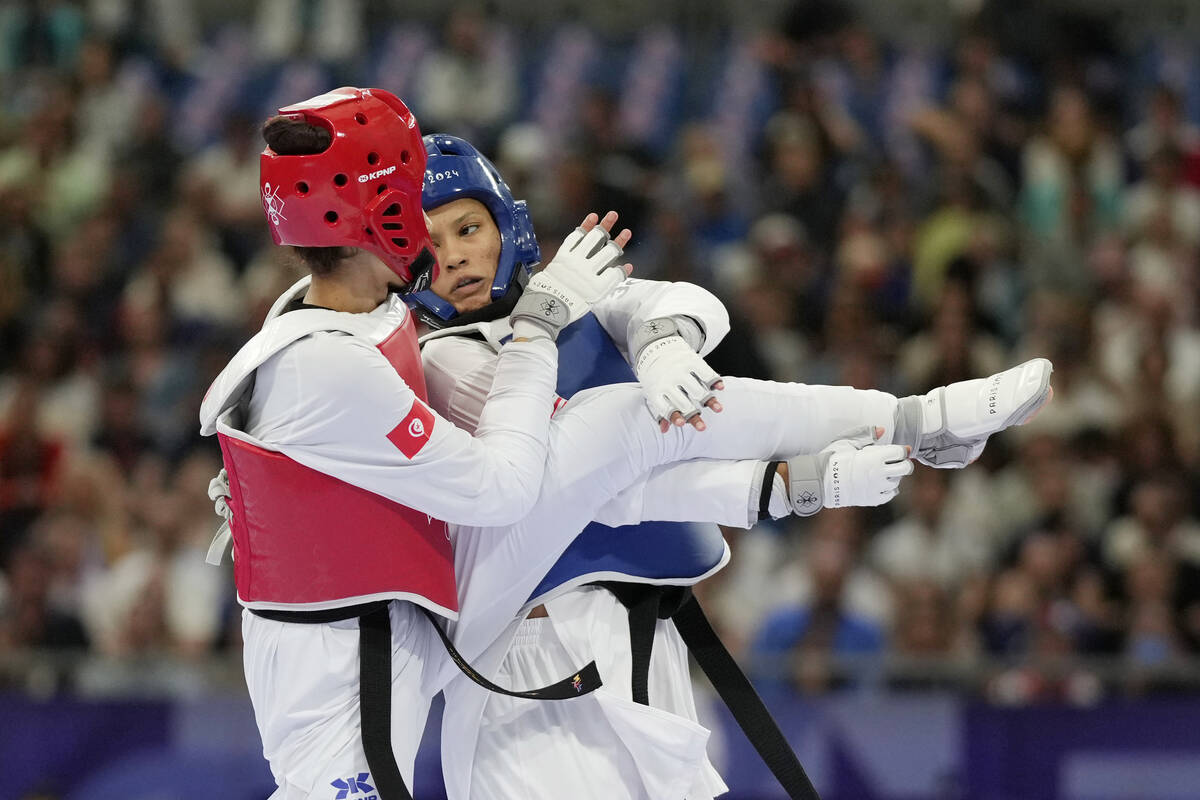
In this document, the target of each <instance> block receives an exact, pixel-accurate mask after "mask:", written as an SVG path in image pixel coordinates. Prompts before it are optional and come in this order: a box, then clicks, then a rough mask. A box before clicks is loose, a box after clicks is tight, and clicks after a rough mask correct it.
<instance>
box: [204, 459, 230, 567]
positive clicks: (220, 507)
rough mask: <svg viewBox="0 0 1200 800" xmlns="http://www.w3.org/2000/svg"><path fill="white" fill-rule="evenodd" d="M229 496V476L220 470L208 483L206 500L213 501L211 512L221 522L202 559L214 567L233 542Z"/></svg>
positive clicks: (218, 563) (223, 470)
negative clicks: (230, 526)
mask: <svg viewBox="0 0 1200 800" xmlns="http://www.w3.org/2000/svg"><path fill="white" fill-rule="evenodd" d="M229 496H230V495H229V474H228V473H227V472H225V469H224V468H222V469H221V471H220V472H218V473H217V475H216V477H214V478H213V479H212V480H211V481H209V482H208V499H209V500H212V501H213V511H215V512H216V514H217V516H218V517H220V518H221V519H222V520H223V522H222V523H221V527H220V528H218V529H217V534H216V536H214V537H213V540H212V543H211V544H209V546H208V555H207V556H205V558H204V560H205V562H207V563H209V564H212V565H213V566H214V567H219V566H221V561H222V559H224V557H225V551H226V550H228V549H229V545H230V543H231V542H232V541H233V532H232V531H231V530H230V528H229V523H230V520H232V519H233V509H232V508H230V507H229Z"/></svg>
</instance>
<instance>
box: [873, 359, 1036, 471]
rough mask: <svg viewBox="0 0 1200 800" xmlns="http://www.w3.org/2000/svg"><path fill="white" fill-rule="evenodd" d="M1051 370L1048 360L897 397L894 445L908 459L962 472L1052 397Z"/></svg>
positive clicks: (1031, 361) (1031, 416) (1033, 360)
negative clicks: (903, 447)
mask: <svg viewBox="0 0 1200 800" xmlns="http://www.w3.org/2000/svg"><path fill="white" fill-rule="evenodd" d="M1053 371H1054V366H1053V365H1052V364H1051V363H1050V362H1049V361H1048V360H1047V359H1044V358H1035V359H1032V360H1030V361H1026V362H1025V363H1024V364H1019V365H1017V366H1015V367H1013V368H1012V369H1007V370H1005V371H1004V372H999V373H997V374H995V375H993V376H991V377H990V378H976V379H975V380H969V381H960V382H959V383H952V384H950V385H949V386H941V387H938V388H937V389H934V390H933V391H932V392H929V393H928V394H926V395H923V396H921V397H915V396H914V397H905V398H902V399H901V400H900V405H899V408H898V410H897V412H896V413H897V420H896V436H895V438H894V439H893V441H894V442H895V443H897V444H908V445H910V446H911V447H912V448H913V458H915V459H916V460H917V461H920V462H921V463H922V464H927V465H929V466H931V467H940V468H943V469H955V468H958V467H965V466H966V465H967V464H969V463H971V462H972V461H974V460H975V459H976V458H978V457H979V454H980V453H982V452H983V447H984V445H985V444H987V438H988V437H989V436H991V435H992V434H993V433H997V432H999V431H1002V430H1004V429H1005V428H1010V427H1012V426H1013V425H1023V424H1024V423H1026V422H1028V421H1029V420H1030V419H1032V418H1033V415H1034V414H1036V413H1037V412H1038V411H1039V410H1041V408H1042V406H1044V405H1045V404H1046V401H1047V400H1049V399H1050V397H1051V395H1052V393H1053V392H1052V390H1051V388H1050V374H1051V373H1052V372H1053ZM918 415H919V416H918ZM918 426H919V427H918Z"/></svg>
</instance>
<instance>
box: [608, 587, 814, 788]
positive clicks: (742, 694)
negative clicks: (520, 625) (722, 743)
mask: <svg viewBox="0 0 1200 800" xmlns="http://www.w3.org/2000/svg"><path fill="white" fill-rule="evenodd" d="M600 585H601V586H603V587H604V588H606V589H608V590H609V591H610V592H612V593H613V594H614V595H616V597H617V599H618V600H620V601H621V604H622V605H623V606H625V608H626V609H627V610H628V611H629V644H630V650H631V652H632V655H633V699H634V701H635V702H638V703H641V704H642V705H646V706H648V705H650V688H649V677H650V655H651V652H652V651H653V648H654V630H655V628H656V627H657V625H658V621H659V620H660V619H671V620H673V621H674V622H675V628H676V629H677V630H678V631H679V635H680V637H681V638H682V639H683V642H684V644H686V645H687V648H688V650H690V651H691V653H692V655H693V656H694V657H695V659H696V663H697V664H699V665H700V669H702V670H704V674H705V675H707V676H708V679H709V681H711V682H712V685H713V688H714V689H716V690H717V694H718V695H720V697H721V699H722V700H723V701H724V702H725V705H726V706H728V708H729V711H730V712H731V713H732V714H733V718H734V719H735V720H737V723H738V726H739V727H740V728H741V729H742V732H743V733H745V734H746V738H747V739H749V740H750V744H752V745H754V749H755V750H756V751H758V754H759V756H760V757H761V758H762V760H763V762H764V763H766V765H767V767H768V768H769V769H770V770H771V773H772V774H773V775H774V776H775V779H776V780H778V781H779V785H780V786H782V787H783V788H784V790H785V791H786V792H787V793H788V797H789V798H792V800H821V798H820V795H818V794H817V790H816V789H815V788H813V785H812V781H810V780H809V779H808V774H807V773H806V772H805V771H804V767H803V766H802V765H801V764H800V759H798V758H797V757H796V753H795V752H794V751H793V750H792V747H791V745H789V744H788V741H787V737H785V736H784V735H783V731H781V730H780V729H779V725H778V724H777V723H776V722H775V719H774V718H773V717H772V716H771V712H770V711H768V710H767V706H766V705H765V704H764V703H763V701H762V698H761V697H759V696H758V692H756V691H755V690H754V686H753V685H752V684H751V683H750V680H749V679H748V678H747V677H746V674H745V673H744V672H742V670H741V668H740V667H739V666H738V664H737V661H735V660H734V658H733V656H731V655H730V654H729V650H728V649H727V648H726V647H725V644H724V643H723V642H722V641H721V639H720V637H719V636H717V633H716V631H714V630H713V628H712V625H711V624H710V623H709V621H708V618H707V617H706V616H704V609H702V608H701V607H700V603H699V602H697V600H696V597H695V595H693V594H692V590H691V588H690V587H688V586H651V585H648V584H644V583H617V582H608V581H606V582H603V583H601V584H600Z"/></svg>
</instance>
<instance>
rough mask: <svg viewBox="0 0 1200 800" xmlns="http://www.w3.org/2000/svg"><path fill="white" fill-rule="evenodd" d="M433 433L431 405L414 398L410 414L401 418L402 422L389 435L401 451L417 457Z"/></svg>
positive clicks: (410, 456) (390, 439)
mask: <svg viewBox="0 0 1200 800" xmlns="http://www.w3.org/2000/svg"><path fill="white" fill-rule="evenodd" d="M432 434H433V412H432V411H430V410H429V407H428V406H426V405H425V404H424V403H422V402H421V401H420V399H414V400H413V404H412V410H411V411H409V412H408V416H406V417H405V418H404V419H402V420H400V424H399V425H397V426H396V427H394V428H392V431H391V433H389V434H388V435H387V438H388V441H389V442H391V443H392V444H394V445H396V447H398V448H399V449H400V452H401V453H404V455H406V456H407V457H409V458H416V456H417V453H419V452H421V448H423V447H424V446H425V443H426V442H428V441H429V437H430V436H431V435H432Z"/></svg>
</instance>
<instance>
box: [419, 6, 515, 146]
mask: <svg viewBox="0 0 1200 800" xmlns="http://www.w3.org/2000/svg"><path fill="white" fill-rule="evenodd" d="M517 99H518V95H517V72H516V62H515V59H514V54H513V46H512V42H511V41H510V39H509V36H508V31H507V29H506V28H505V27H504V26H503V25H502V24H500V23H499V21H498V20H496V19H494V18H491V17H490V15H488V14H487V12H486V11H485V10H484V7H483V6H482V5H481V4H479V3H474V2H472V3H463V4H458V5H455V6H454V7H453V8H452V9H451V10H450V14H449V16H448V17H447V18H446V23H445V27H444V28H443V29H442V45H441V47H440V48H439V49H438V50H436V51H435V52H433V53H431V54H430V55H429V56H427V57H426V59H425V62H424V63H423V64H422V65H421V68H420V77H419V79H418V81H417V95H416V102H415V103H414V104H413V107H414V108H416V109H418V110H419V111H420V114H421V119H422V120H424V124H423V125H422V127H423V128H424V129H425V130H430V131H445V132H447V133H452V134H454V135H455V136H461V137H463V138H464V139H467V140H468V141H471V142H475V143H477V144H478V145H479V146H480V147H481V148H482V149H484V150H491V148H492V145H494V144H495V142H496V139H497V137H498V135H499V134H500V126H501V125H502V124H503V123H504V122H505V121H506V120H508V118H509V116H510V115H511V114H512V111H513V108H515V107H516V105H517Z"/></svg>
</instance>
